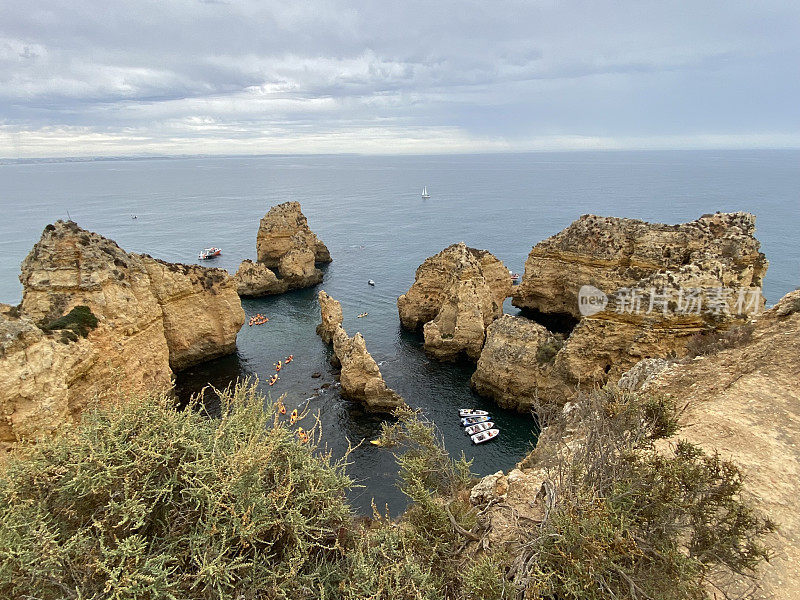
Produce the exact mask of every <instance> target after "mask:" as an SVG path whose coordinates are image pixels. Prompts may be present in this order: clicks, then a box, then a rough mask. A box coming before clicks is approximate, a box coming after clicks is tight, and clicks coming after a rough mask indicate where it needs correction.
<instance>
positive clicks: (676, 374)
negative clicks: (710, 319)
mask: <svg viewBox="0 0 800 600" xmlns="http://www.w3.org/2000/svg"><path fill="white" fill-rule="evenodd" d="M637 372H638V373H637ZM648 372H649V373H648ZM624 379H625V381H628V382H631V381H632V380H636V382H635V384H632V387H634V388H638V389H643V390H644V391H647V392H651V393H655V394H664V395H666V396H670V397H673V398H674V399H675V400H676V401H677V403H678V407H679V408H680V409H682V412H681V414H680V420H681V424H682V425H683V427H682V429H681V430H680V431H679V432H678V434H677V435H676V436H675V438H674V440H672V441H673V442H674V441H676V440H678V439H686V440H688V441H690V442H693V443H695V444H697V445H699V446H700V447H702V448H704V449H705V450H706V451H707V452H719V453H720V454H721V455H722V457H723V458H726V459H730V460H732V461H733V462H735V463H736V464H738V465H739V466H740V467H741V468H742V469H743V472H744V475H745V477H746V480H745V481H746V484H747V487H748V489H749V491H750V493H751V494H752V498H753V500H754V501H755V502H756V504H757V505H758V506H759V507H760V508H761V509H762V510H763V511H764V512H765V513H766V514H767V515H769V516H770V517H771V518H773V519H774V520H775V521H776V522H777V524H778V531H777V533H776V534H775V537H774V539H773V540H772V543H773V547H774V551H775V556H774V557H773V558H772V559H771V560H770V562H769V564H768V565H766V566H765V567H764V575H763V579H762V581H761V582H760V584H761V587H762V589H761V590H759V591H758V592H757V593H756V594H755V596H754V597H756V598H769V599H771V600H790V599H794V598H797V597H800V571H798V569H797V565H798V564H800V513H798V511H797V510H796V507H797V498H798V496H800V388H798V382H800V291H795V292H792V293H790V294H788V295H787V296H785V297H784V298H783V299H782V300H781V301H780V302H778V303H777V304H776V305H775V306H774V307H773V308H772V309H770V310H768V311H766V312H765V313H764V315H763V316H762V317H760V318H759V319H758V320H757V321H756V323H755V329H754V331H753V334H752V338H751V339H750V340H749V341H747V342H745V343H744V344H743V345H741V346H735V347H732V348H728V349H723V350H720V351H718V352H716V353H713V354H711V355H708V356H699V357H697V358H695V359H694V360H684V361H679V362H673V363H667V364H664V363H661V364H658V363H656V362H655V361H649V362H647V363H646V364H645V365H643V366H637V367H636V369H635V370H634V371H633V373H628V374H626V376H625V378H624ZM742 583H743V585H746V584H747V582H742Z"/></svg>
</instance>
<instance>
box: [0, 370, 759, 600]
mask: <svg viewBox="0 0 800 600" xmlns="http://www.w3.org/2000/svg"><path fill="white" fill-rule="evenodd" d="M222 401H223V417H222V418H221V419H219V420H212V419H208V418H206V417H205V416H203V415H202V414H200V413H199V411H195V410H186V411H176V410H174V408H173V406H172V404H171V403H170V401H169V400H168V399H166V398H163V397H160V398H144V399H141V400H139V401H136V402H127V403H124V404H121V405H114V406H109V407H106V408H102V407H101V408H98V409H96V410H94V411H88V412H87V413H85V416H84V419H83V423H82V425H81V426H80V427H76V428H74V429H72V430H70V431H67V432H66V433H64V434H62V435H60V436H58V437H56V438H53V439H50V440H42V441H41V442H40V443H39V444H38V445H36V446H35V447H30V448H24V449H21V451H20V452H19V453H18V455H17V456H16V457H12V458H11V459H10V460H9V461H8V462H7V464H6V465H5V466H4V468H3V470H2V472H0V596H2V597H7V598H38V599H42V600H49V599H53V600H55V599H57V598H58V599H61V598H76V599H77V598H87V599H88V598H118V599H122V598H126V599H127V598H136V599H138V598H141V599H156V598H175V599H183V598H187V599H193V598H198V599H199V598H203V599H210V598H218V599H220V600H222V599H223V598H224V599H228V598H266V599H273V598H274V599H288V598H292V599H311V598H320V599H331V600H334V599H342V600H366V599H370V600H450V599H452V600H455V599H470V600H477V599H481V600H492V599H501V598H525V599H536V598H540V599H568V598H574V599H576V600H577V599H578V598H581V599H583V598H590V599H591V598H607V597H616V598H620V599H622V598H625V599H641V598H659V599H661V598H666V599H668V598H676V599H677V598H699V597H700V594H701V592H702V589H703V585H704V581H705V578H706V576H707V575H708V573H709V572H710V571H711V570H712V569H715V568H720V567H725V568H729V569H734V570H739V571H750V570H752V569H753V568H755V566H756V565H757V564H758V562H759V561H760V560H762V559H763V558H764V557H765V555H766V552H765V550H764V548H763V547H762V546H761V544H760V537H761V535H762V534H763V533H764V532H765V531H767V530H769V529H770V528H771V524H770V523H769V522H768V521H765V520H763V519H762V518H761V517H759V516H758V515H756V514H755V513H753V512H752V511H751V510H750V508H749V507H748V506H747V505H746V503H744V502H743V501H742V499H741V496H740V492H741V485H742V482H741V476H740V474H739V472H738V470H736V468H735V467H734V466H733V465H731V464H729V463H726V462H725V461H722V460H721V459H719V457H708V456H705V455H703V454H702V453H700V451H698V450H697V449H696V448H694V447H691V446H688V445H680V446H679V447H678V448H677V451H676V452H675V456H667V455H662V454H658V453H655V452H653V451H652V444H653V440H654V439H655V438H658V437H660V436H662V435H668V434H669V433H671V432H672V431H674V427H675V420H674V412H672V408H671V406H670V405H668V404H665V403H664V402H661V401H658V400H653V399H641V398H638V397H636V396H631V395H622V394H620V393H617V392H615V391H608V390H607V391H604V392H601V393H599V394H596V395H593V396H591V397H588V398H587V399H586V401H585V402H582V403H580V404H579V405H578V408H576V409H575V410H577V411H579V415H578V416H579V417H580V419H579V421H578V422H580V423H581V425H580V428H581V429H580V433H581V434H582V436H583V441H582V442H581V443H580V444H579V445H578V446H573V448H572V450H571V451H569V452H564V451H563V448H560V447H559V446H558V445H552V444H551V445H548V447H544V446H543V447H542V448H541V449H540V450H537V455H536V460H537V462H538V465H537V466H539V467H542V468H544V469H546V471H547V473H548V482H549V483H548V486H549V487H548V493H547V496H548V511H547V515H546V517H545V518H544V519H543V520H542V522H541V523H538V524H537V523H530V522H525V521H519V522H518V524H517V525H516V526H515V528H516V529H515V530H514V531H512V532H511V533H512V535H511V537H510V538H509V539H510V540H511V539H513V543H511V544H512V546H513V548H507V547H504V546H503V545H502V544H501V545H496V546H493V547H487V546H486V545H484V544H483V543H482V540H483V539H484V534H485V533H486V531H487V527H488V526H489V523H488V522H487V520H486V519H485V515H484V514H483V513H482V511H481V510H480V509H479V508H477V507H473V506H472V505H471V504H470V502H469V494H468V492H469V488H470V487H471V485H472V483H473V482H474V479H473V478H472V475H471V473H470V465H469V462H468V461H466V460H465V459H464V458H463V457H462V458H461V459H460V460H453V459H452V458H451V457H450V456H449V455H448V454H447V452H446V451H445V450H444V446H443V444H442V440H441V438H440V437H439V436H438V434H437V433H436V430H435V428H434V426H433V425H432V424H431V423H429V422H426V421H425V420H424V419H422V418H421V416H420V415H419V414H418V413H415V412H413V411H411V410H410V409H407V408H404V409H399V410H398V412H397V421H396V422H395V423H393V424H387V425H385V426H384V429H383V432H382V436H381V440H382V443H383V445H384V446H387V447H391V448H392V449H393V451H394V452H395V456H396V458H397V461H398V464H399V468H400V472H399V476H400V477H399V481H400V487H401V489H402V491H403V492H404V493H405V494H406V495H407V496H408V497H409V498H410V500H411V501H412V502H411V505H410V507H409V509H408V510H407V511H406V513H405V514H404V515H403V516H402V517H401V518H400V519H397V520H394V519H391V518H389V516H388V515H381V514H379V511H378V510H377V509H376V510H375V514H374V517H373V519H360V518H357V517H355V516H354V515H353V514H352V511H351V509H350V507H349V506H348V504H347V502H346V499H345V492H346V491H347V489H348V488H349V487H350V485H351V482H350V480H349V479H348V478H347V476H346V474H345V466H346V464H345V460H346V459H345V460H340V461H333V460H332V458H331V457H330V456H329V455H328V454H326V453H324V452H323V451H322V450H321V448H320V447H319V446H318V440H319V436H318V435H317V434H316V429H315V428H314V427H311V428H310V431H309V432H306V433H307V434H309V433H310V438H309V440H310V441H308V442H306V441H304V440H305V439H306V438H305V436H304V435H300V429H299V428H300V426H301V425H302V424H305V423H306V420H308V419H306V420H301V421H300V422H299V423H297V424H290V423H289V422H288V420H287V418H286V417H285V416H281V415H280V414H279V412H278V411H276V410H275V407H274V406H271V405H269V403H266V402H265V399H264V398H263V397H262V396H260V395H259V394H258V393H257V392H256V391H255V388H254V387H250V386H246V385H241V386H239V387H237V388H236V389H234V390H229V391H227V392H225V393H223V394H222ZM265 404H266V406H265ZM573 416H574V415H573ZM560 426H561V425H559V421H558V420H553V421H551V422H550V428H551V429H550V435H551V437H552V434H553V433H554V432H555V433H558V431H559V427H560ZM531 500H533V499H531Z"/></svg>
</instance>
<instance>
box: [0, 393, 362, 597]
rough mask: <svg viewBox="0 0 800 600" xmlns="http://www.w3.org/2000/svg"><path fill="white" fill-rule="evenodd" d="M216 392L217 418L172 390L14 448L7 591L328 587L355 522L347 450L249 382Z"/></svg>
mask: <svg viewBox="0 0 800 600" xmlns="http://www.w3.org/2000/svg"><path fill="white" fill-rule="evenodd" d="M221 399H222V402H223V416H222V418H221V419H219V420H212V419H208V418H206V417H204V416H203V415H201V414H199V412H198V411H196V410H185V411H177V410H175V409H174V408H173V405H172V402H171V401H170V400H169V399H168V398H164V397H160V398H145V399H142V400H140V401H136V402H127V403H125V404H121V405H115V406H110V407H107V408H100V409H98V410H96V411H93V412H88V413H86V417H85V419H84V422H83V424H82V426H80V427H78V428H75V429H74V430H73V431H71V432H68V433H65V434H63V435H60V436H58V437H55V438H53V439H50V440H47V439H45V440H41V441H40V442H39V443H38V444H37V445H36V446H35V447H32V448H30V449H28V450H25V451H23V452H22V453H21V454H20V455H19V456H17V457H15V458H12V459H10V461H9V463H8V464H7V465H6V466H5V468H4V470H3V471H2V475H1V476H0V597H3V598H37V599H41V600H48V599H53V600H55V599H59V600H61V599H64V598H76V599H77V598H111V599H117V598H119V599H122V598H125V599H140V598H141V599H156V598H159V599H160V598H180V599H189V598H203V599H209V598H219V599H223V598H225V599H227V598H238V597H246V598H276V599H277V598H293V599H297V598H317V597H320V594H321V592H320V589H321V588H324V587H325V586H326V585H329V584H331V582H332V581H333V580H334V579H335V577H334V576H333V575H332V574H331V571H332V570H334V569H333V567H331V566H330V565H332V564H333V565H336V564H337V561H339V560H340V559H341V554H342V551H343V549H342V539H343V537H344V536H343V531H347V530H349V527H350V522H351V512H350V508H349V506H348V505H347V503H346V502H345V498H344V493H345V491H346V490H347V488H348V487H349V485H350V481H349V479H348V478H347V477H346V476H345V474H344V472H343V468H344V464H343V463H341V462H337V463H334V462H331V460H330V457H329V456H327V455H324V454H320V453H319V452H318V451H317V450H316V448H315V446H314V441H313V439H312V441H311V442H310V443H308V444H303V443H301V442H300V441H299V440H298V438H297V436H296V432H295V431H293V430H292V428H290V427H289V426H288V424H287V423H286V421H285V417H283V418H280V416H279V415H277V414H276V413H275V411H274V410H273V409H272V408H271V407H269V406H268V407H267V409H266V410H265V408H264V399H263V397H262V396H260V395H259V394H257V393H256V392H255V391H254V389H253V388H249V387H244V386H239V387H237V388H236V389H235V390H232V391H230V390H229V391H227V392H225V393H222V394H221ZM312 437H313V436H312ZM339 578H341V577H339Z"/></svg>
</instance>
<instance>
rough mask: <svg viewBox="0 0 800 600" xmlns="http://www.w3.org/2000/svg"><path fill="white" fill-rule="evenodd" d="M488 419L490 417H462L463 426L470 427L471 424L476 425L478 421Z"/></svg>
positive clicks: (483, 421)
mask: <svg viewBox="0 0 800 600" xmlns="http://www.w3.org/2000/svg"><path fill="white" fill-rule="evenodd" d="M488 420H489V417H467V418H465V419H461V426H462V427H469V426H470V425H476V424H478V423H486V421H488Z"/></svg>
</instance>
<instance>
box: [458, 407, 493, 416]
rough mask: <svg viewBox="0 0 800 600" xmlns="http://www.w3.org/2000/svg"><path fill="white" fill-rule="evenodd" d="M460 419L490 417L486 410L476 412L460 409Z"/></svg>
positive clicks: (470, 409) (474, 410)
mask: <svg viewBox="0 0 800 600" xmlns="http://www.w3.org/2000/svg"><path fill="white" fill-rule="evenodd" d="M458 416H459V417H462V418H463V417H488V416H489V413H488V412H486V411H485V410H476V409H474V408H460V409H458Z"/></svg>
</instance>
